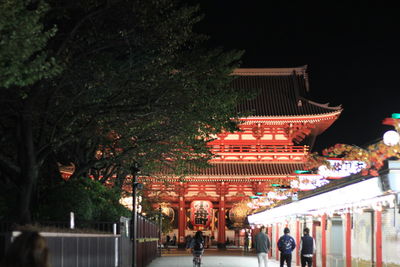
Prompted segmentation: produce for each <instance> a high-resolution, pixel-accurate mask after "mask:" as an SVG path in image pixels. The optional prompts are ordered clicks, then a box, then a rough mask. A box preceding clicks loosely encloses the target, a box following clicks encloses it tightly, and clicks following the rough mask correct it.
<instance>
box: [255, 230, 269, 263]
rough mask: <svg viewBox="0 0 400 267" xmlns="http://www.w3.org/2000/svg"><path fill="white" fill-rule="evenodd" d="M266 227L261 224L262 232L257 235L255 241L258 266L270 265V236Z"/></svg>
mask: <svg viewBox="0 0 400 267" xmlns="http://www.w3.org/2000/svg"><path fill="white" fill-rule="evenodd" d="M265 232H266V229H265V227H264V226H261V228H260V232H259V233H258V234H257V235H256V238H255V241H254V248H255V249H256V253H257V258H258V267H267V266H268V251H269V249H270V246H271V245H270V242H269V238H268V236H267V235H266V234H265Z"/></svg>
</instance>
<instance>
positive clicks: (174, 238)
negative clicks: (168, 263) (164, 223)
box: [172, 234, 176, 246]
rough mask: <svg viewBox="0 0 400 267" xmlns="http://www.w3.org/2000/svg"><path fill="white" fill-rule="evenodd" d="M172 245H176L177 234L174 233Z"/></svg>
mask: <svg viewBox="0 0 400 267" xmlns="http://www.w3.org/2000/svg"><path fill="white" fill-rule="evenodd" d="M172 245H173V246H176V235H175V234H174V236H173V237H172Z"/></svg>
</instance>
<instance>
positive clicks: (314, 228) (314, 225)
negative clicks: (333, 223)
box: [312, 221, 321, 266]
mask: <svg viewBox="0 0 400 267" xmlns="http://www.w3.org/2000/svg"><path fill="white" fill-rule="evenodd" d="M320 225H321V224H320V223H319V222H316V221H313V224H312V233H313V237H314V239H315V240H316V239H317V226H320ZM315 245H316V246H318V243H317V241H316V242H315ZM312 266H317V257H313V264H312Z"/></svg>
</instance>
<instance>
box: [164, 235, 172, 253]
mask: <svg viewBox="0 0 400 267" xmlns="http://www.w3.org/2000/svg"><path fill="white" fill-rule="evenodd" d="M170 243H171V237H170V236H169V235H167V236H166V237H165V248H166V249H167V251H169V244H170Z"/></svg>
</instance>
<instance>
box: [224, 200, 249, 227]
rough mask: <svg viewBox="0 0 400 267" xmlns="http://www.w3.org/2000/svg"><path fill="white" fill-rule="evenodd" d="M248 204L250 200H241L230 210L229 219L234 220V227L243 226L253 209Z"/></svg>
mask: <svg viewBox="0 0 400 267" xmlns="http://www.w3.org/2000/svg"><path fill="white" fill-rule="evenodd" d="M247 204H248V201H241V202H239V203H236V204H234V205H233V207H232V209H231V210H230V211H229V219H230V220H231V221H232V222H233V227H236V228H241V227H243V224H244V222H245V220H246V217H247V215H248V214H249V212H250V211H251V209H250V207H249V206H248V205H247Z"/></svg>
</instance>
